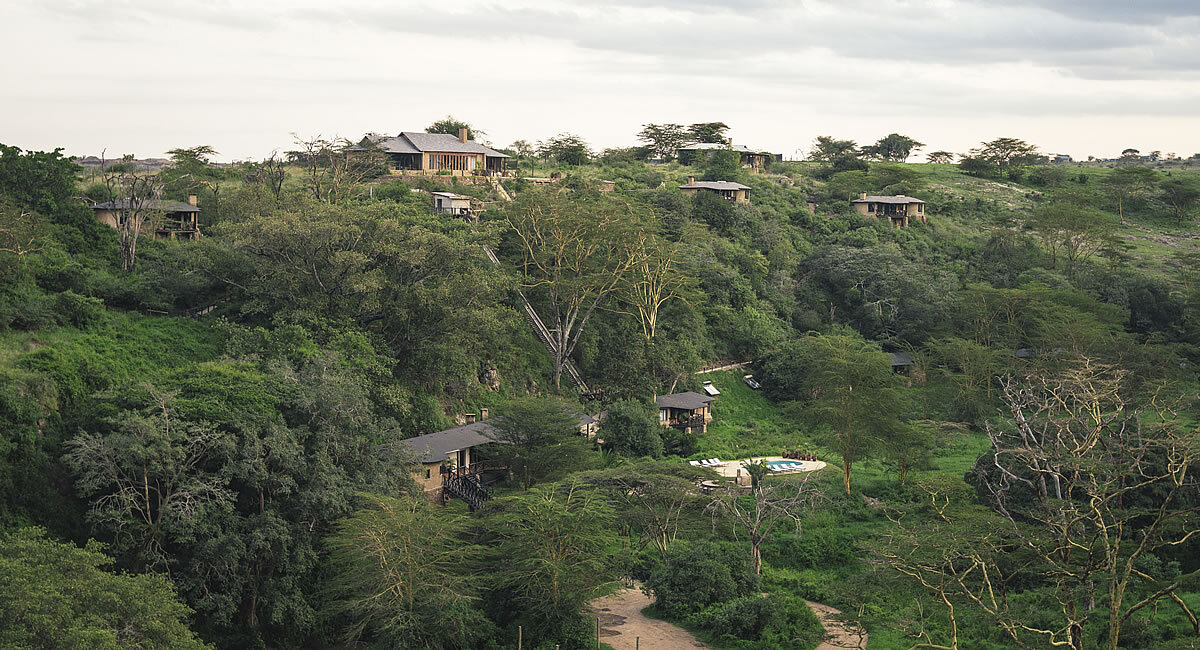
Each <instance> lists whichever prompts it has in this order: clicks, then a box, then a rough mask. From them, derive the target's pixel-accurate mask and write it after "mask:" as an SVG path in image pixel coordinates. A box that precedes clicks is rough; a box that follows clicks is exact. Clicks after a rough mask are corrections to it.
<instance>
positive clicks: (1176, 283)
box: [0, 118, 1200, 649]
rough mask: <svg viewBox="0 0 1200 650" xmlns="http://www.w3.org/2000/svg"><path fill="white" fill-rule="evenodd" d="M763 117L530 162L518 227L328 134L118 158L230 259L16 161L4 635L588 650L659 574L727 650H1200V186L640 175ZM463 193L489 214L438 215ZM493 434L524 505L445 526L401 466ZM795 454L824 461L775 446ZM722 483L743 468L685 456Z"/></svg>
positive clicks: (0, 448)
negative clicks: (230, 162)
mask: <svg viewBox="0 0 1200 650" xmlns="http://www.w3.org/2000/svg"><path fill="white" fill-rule="evenodd" d="M464 125H466V124H465V123H463V122H461V121H460V120H456V119H453V118H447V119H446V120H441V121H439V122H438V123H435V124H434V125H431V126H430V130H431V131H436V132H450V133H454V134H457V132H458V128H459V127H460V126H464ZM466 126H467V127H468V128H469V129H470V130H471V133H472V134H473V135H480V132H478V131H476V130H475V129H474V128H473V127H471V126H470V125H466ZM727 129H728V126H727V125H725V124H724V123H721V122H711V123H700V124H692V125H687V126H685V125H681V124H669V123H667V124H646V125H644V127H643V131H642V132H641V133H639V134H637V136H638V138H639V139H640V140H641V142H642V143H644V144H645V146H644V147H628V148H622V149H616V150H607V151H605V152H601V153H600V154H596V153H595V152H592V151H591V150H590V148H589V147H588V146H587V144H586V143H585V142H584V141H583V140H582V139H580V138H579V137H578V136H573V135H561V136H558V137H555V138H551V139H549V140H546V141H543V142H541V143H539V146H535V145H533V144H531V143H530V142H531V141H529V140H520V141H518V142H515V143H513V147H512V151H513V154H515V155H516V157H517V159H516V160H514V161H513V163H514V165H513V167H512V168H511V169H512V170H513V171H516V170H517V168H518V167H519V169H520V171H521V173H522V174H523V173H525V172H526V170H528V172H529V173H530V174H533V173H534V172H538V173H539V174H543V175H547V176H548V175H549V174H550V173H551V172H560V173H561V178H558V175H556V177H555V179H554V182H553V184H551V185H550V186H549V187H543V186H542V185H543V184H544V182H543V180H544V179H538V180H537V182H538V183H539V184H538V185H535V183H534V182H533V181H527V180H522V179H520V178H512V177H506V178H504V179H503V187H504V190H505V194H506V195H510V196H511V197H512V199H513V200H512V201H507V200H502V196H501V194H500V193H499V192H497V191H496V190H495V189H494V188H493V187H492V186H491V185H487V184H481V185H475V184H472V183H469V182H468V181H469V180H470V179H465V180H464V179H459V178H456V177H440V178H411V177H403V178H395V177H391V176H390V175H389V176H386V177H383V178H379V177H378V175H379V172H380V159H379V157H378V155H376V154H377V152H372V151H370V147H369V146H367V145H364V146H362V147H354V148H351V147H349V143H348V142H345V141H333V140H325V139H320V138H317V139H311V140H302V139H300V140H298V148H297V150H296V151H294V152H291V153H290V154H289V159H288V160H286V161H285V160H282V159H277V158H275V157H273V156H272V157H270V158H267V159H266V160H262V161H257V162H252V163H245V164H239V165H235V166H219V165H216V164H213V163H212V162H211V158H212V157H213V156H215V152H213V151H212V149H211V147H207V146H204V145H196V146H190V147H180V148H177V149H174V150H172V152H171V155H172V162H173V164H172V166H170V167H168V168H166V169H165V170H163V171H160V172H157V173H150V172H146V171H144V170H138V169H137V168H136V165H134V164H133V163H132V162H129V161H123V162H122V163H120V164H118V165H112V166H109V168H108V170H109V172H110V173H111V174H112V175H114V177H119V175H129V176H136V177H138V178H141V179H143V180H142V181H139V182H144V185H143V186H142V190H146V191H142V192H141V194H139V195H138V196H141V197H143V198H146V199H149V198H161V199H163V200H185V199H186V197H187V195H188V194H196V195H197V196H198V201H199V207H200V208H201V225H202V229H203V235H204V236H203V239H201V240H200V241H195V242H191V241H172V240H162V239H156V238H153V237H152V236H150V235H149V234H148V233H149V231H147V232H140V231H137V230H130V231H128V232H125V233H124V235H123V234H122V232H123V231H121V230H119V229H115V228H110V227H109V226H106V225H103V224H99V223H97V222H96V220H95V218H94V217H93V215H92V214H91V210H90V209H89V206H88V204H87V203H86V202H85V201H82V200H80V199H79V198H78V197H81V196H82V197H89V198H90V199H91V200H94V201H105V200H109V199H110V198H113V197H114V196H115V194H114V193H113V192H110V191H109V189H108V186H107V185H105V184H104V183H103V182H101V181H103V180H104V178H103V174H90V175H89V174H86V173H84V172H83V171H82V170H80V169H78V168H77V167H76V166H75V165H74V164H73V163H72V162H71V161H70V160H68V159H65V158H64V157H63V156H62V155H61V153H59V152H25V151H21V150H19V149H16V148H14V147H0V535H3V542H2V543H0V582H3V584H4V585H5V586H6V589H4V590H3V595H0V639H3V644H6V645H14V646H28V645H33V646H42V647H49V646H87V647H92V646H99V647H129V646H143V647H164V646H182V647H191V646H194V647H206V646H205V644H209V645H211V646H214V647H331V646H344V647H396V648H401V647H445V648H489V647H490V648H498V647H514V646H515V644H516V640H517V639H518V638H521V639H522V642H523V643H524V644H525V645H528V646H530V647H543V648H551V647H554V646H555V645H556V644H557V645H560V646H561V647H583V646H585V645H589V644H591V643H594V641H593V640H592V635H593V634H594V629H593V627H592V626H593V625H594V623H592V622H591V621H590V620H589V617H590V613H589V610H588V607H589V602H590V601H592V600H593V599H594V598H596V597H597V596H599V595H603V594H605V593H608V592H609V591H611V590H613V589H617V588H619V585H620V584H621V583H622V582H623V581H630V580H635V581H640V583H641V587H642V588H644V589H645V590H646V592H647V593H648V594H649V595H651V596H652V598H653V599H654V605H653V606H652V607H651V608H650V609H649V610H648V613H650V614H652V615H655V616H659V617H663V618H666V619H667V620H669V621H671V622H673V623H676V624H679V625H683V626H686V627H688V628H689V629H691V630H692V631H694V632H695V633H696V634H697V635H699V637H700V638H701V639H703V640H704V641H705V642H706V643H709V644H711V645H712V646H714V647H718V648H811V647H813V646H815V645H816V644H817V643H818V641H819V637H820V624H819V622H818V621H817V619H816V618H815V616H814V615H813V614H812V612H811V611H810V610H809V609H808V607H807V606H806V605H805V600H806V599H807V600H815V601H821V602H824V603H827V604H829V605H832V606H835V607H837V608H839V609H841V610H842V611H843V612H845V613H846V615H847V616H848V617H849V618H851V619H852V620H853V622H854V623H856V624H860V625H862V626H864V627H865V629H866V630H867V631H868V632H869V633H870V635H871V644H872V647H880V648H909V647H913V646H918V647H943V648H984V649H988V648H1008V647H1013V646H1014V645H1025V646H1029V647H1041V646H1045V645H1049V644H1052V643H1053V644H1060V645H1062V646H1063V647H1069V648H1074V649H1082V648H1092V647H1110V648H1117V647H1122V648H1173V647H1178V648H1184V647H1192V646H1194V645H1195V643H1196V642H1197V638H1200V627H1198V626H1197V624H1196V620H1197V617H1196V611H1197V608H1198V607H1200V582H1198V578H1197V576H1198V573H1197V572H1198V571H1200V564H1198V561H1197V558H1200V534H1198V533H1197V531H1198V530H1200V522H1198V521H1197V516H1198V514H1200V510H1198V508H1200V485H1198V483H1197V478H1196V477H1197V470H1198V469H1200V467H1197V463H1198V461H1200V458H1197V455H1196V449H1197V428H1196V422H1197V421H1200V419H1198V416H1200V413H1197V409H1196V406H1197V405H1196V400H1195V395H1196V394H1197V388H1198V386H1197V377H1196V371H1195V368H1197V367H1198V366H1197V364H1200V347H1198V346H1197V344H1196V340H1197V335H1198V334H1200V256H1197V255H1196V254H1195V253H1193V252H1191V251H1190V239H1191V238H1193V236H1194V233H1193V232H1192V229H1193V227H1194V226H1193V224H1194V222H1195V218H1196V216H1197V214H1196V209H1197V208H1196V205H1197V202H1198V200H1197V196H1200V193H1197V192H1194V191H1193V190H1194V189H1195V185H1196V183H1197V182H1198V181H1197V173H1196V172H1194V171H1189V170H1186V169H1182V168H1178V167H1176V168H1171V169H1170V171H1169V175H1168V172H1167V171H1164V170H1160V169H1157V168H1153V167H1152V166H1143V164H1142V160H1141V158H1140V157H1139V156H1136V155H1135V154H1130V155H1129V156H1128V157H1127V158H1125V159H1122V161H1119V162H1120V164H1117V163H1113V165H1114V166H1113V167H1112V168H1106V167H1101V166H1098V165H1090V164H1089V165H1082V166H1075V165H1068V164H1063V163H1057V164H1044V162H1045V161H1044V159H1043V158H1042V157H1041V156H1040V154H1038V152H1037V147H1036V146H1034V145H1032V144H1030V143H1028V142H1025V141H1022V140H1019V139H1016V138H999V139H994V140H990V141H986V142H983V143H981V145H980V147H978V148H977V149H975V150H973V151H972V152H970V153H968V154H967V155H966V156H965V157H961V158H960V162H959V164H958V165H951V164H947V163H949V162H950V161H951V160H954V159H955V156H954V155H953V154H951V153H950V152H942V151H936V152H932V153H930V154H928V158H929V160H930V163H916V164H908V163H906V162H904V161H906V160H909V159H910V158H911V157H912V154H913V153H915V152H917V151H918V149H920V148H921V147H923V146H924V145H922V144H921V143H919V142H917V141H916V140H915V139H913V138H911V137H909V136H904V135H900V134H890V135H887V136H885V137H883V138H881V139H880V140H878V141H877V142H875V143H874V144H870V145H865V146H862V147H859V146H858V145H857V144H856V143H855V142H853V141H850V140H841V139H838V138H836V137H833V136H822V137H820V138H818V139H817V141H816V143H814V146H813V151H812V155H811V156H810V158H811V160H810V161H806V162H775V163H773V164H772V166H771V168H770V170H769V172H765V173H751V172H750V171H748V170H746V169H744V168H743V167H742V162H741V160H740V157H739V156H738V155H737V153H736V152H734V151H732V150H721V149H717V150H714V152H713V155H711V156H703V157H697V158H696V159H695V160H692V161H683V162H690V163H693V164H681V162H680V161H670V162H661V163H660V162H655V163H653V164H651V163H647V161H646V159H647V158H648V157H654V158H656V159H660V160H669V159H670V158H671V157H672V155H673V154H674V151H675V149H676V148H677V147H678V144H679V143H680V142H696V141H699V142H711V143H723V142H726V138H725V133H726V131H727ZM367 144H369V141H368V142H367ZM689 176H695V177H701V178H712V179H720V180H731V181H737V182H740V183H744V184H746V185H748V186H750V187H751V197H752V202H751V203H748V204H742V203H739V204H734V203H731V202H729V201H726V200H725V199H723V198H721V197H720V196H717V195H715V194H713V193H708V192H700V193H698V194H696V195H695V196H692V197H688V196H685V195H683V194H682V193H681V192H679V191H678V190H677V189H676V188H677V186H678V185H680V184H682V183H684V181H685V179H687V178H688V177H689ZM602 180H603V181H612V182H614V183H615V185H616V191H615V192H612V193H602V192H600V191H598V188H599V182H600V181H602ZM113 187H114V188H116V189H119V188H122V187H126V186H125V185H122V184H121V183H119V182H117V183H115V184H114V185H113ZM445 188H452V190H453V191H455V192H458V193H462V194H467V195H471V196H473V197H475V198H476V199H479V200H480V201H481V202H482V203H484V204H485V205H486V209H485V210H484V211H483V213H482V215H481V218H480V219H479V221H478V222H465V221H462V220H458V219H453V218H450V217H447V216H444V215H436V214H431V213H430V210H429V205H428V197H427V195H425V194H423V193H422V192H420V191H416V192H414V191H413V190H424V191H430V190H434V189H445ZM151 190H152V191H151ZM114 191H115V190H114ZM133 191H134V194H137V192H138V191H140V190H137V188H134V190H133ZM860 192H869V193H872V194H901V193H902V194H906V195H910V196H915V197H917V198H920V199H922V200H923V201H925V203H926V213H927V215H928V221H929V223H928V224H924V223H914V224H913V225H912V226H911V227H909V228H904V229H897V228H893V227H892V226H891V225H890V224H889V223H888V222H887V220H880V219H875V218H874V217H870V216H864V215H860V214H858V213H857V212H856V211H854V210H853V209H852V207H851V205H850V203H849V199H850V198H852V197H854V196H856V195H857V194H858V193H860ZM135 198H136V197H135ZM810 202H811V203H814V204H815V205H816V207H815V210H810V207H809V203H810ZM147 215H148V216H147V220H151V217H153V215H150V214H149V213H147ZM135 232H137V233H140V235H141V236H140V238H138V239H136V246H134V245H132V244H133V243H134V240H133V239H132V238H133V236H134V234H135ZM123 237H124V238H125V239H124V240H123ZM531 314H536V315H537V317H538V319H540V320H541V321H542V322H543V323H545V325H546V331H545V332H541V333H540V335H539V334H535V333H534V332H533V329H532V328H531V327H530V326H529V320H532V318H531ZM539 336H540V337H541V338H539ZM543 339H545V340H543ZM893 355H895V356H893ZM742 361H744V362H749V364H750V365H749V366H746V367H738V368H736V369H733V370H722V371H715V372H709V373H706V374H703V375H697V374H696V372H697V371H698V370H700V369H701V368H702V367H704V366H710V365H712V366H715V365H723V364H726V363H730V362H742ZM571 368H574V369H577V370H578V371H579V373H580V374H581V375H582V377H583V378H584V379H585V380H586V384H587V389H588V390H587V392H586V394H585V393H583V392H582V391H580V390H577V387H576V386H575V384H574V382H572V381H562V380H561V375H562V374H563V373H569V372H571V370H570V369H571ZM745 374H752V375H753V376H754V378H755V379H756V380H757V381H758V382H759V383H760V384H761V390H755V389H753V388H751V387H750V386H749V385H747V384H746V383H744V382H743V380H742V376H743V375H745ZM706 379H707V380H711V381H712V382H713V383H714V385H715V386H717V387H718V388H719V389H720V392H721V395H720V397H718V398H717V399H716V400H715V401H714V403H713V405H712V411H713V416H714V418H715V419H714V420H713V421H712V422H711V423H709V425H708V427H707V430H706V431H704V432H701V433H694V434H685V433H683V432H682V431H681V430H680V429H679V428H677V427H672V426H663V424H662V423H661V422H660V421H659V418H658V417H657V415H656V409H655V408H654V406H653V405H652V403H651V402H652V400H653V398H654V397H655V396H656V395H664V394H667V393H674V392H682V391H687V390H700V389H701V381H703V380H706ZM483 408H488V409H489V412H490V413H491V417H490V418H489V419H488V420H487V422H488V424H489V425H490V427H489V428H487V429H486V430H487V431H488V432H489V433H488V435H490V436H491V437H492V439H493V440H494V443H493V444H490V445H486V446H481V447H476V448H473V449H472V452H471V453H472V460H479V459H483V460H486V461H487V462H488V464H489V465H491V466H493V467H495V466H501V467H503V468H504V469H503V470H496V471H494V472H493V473H492V474H490V475H489V477H488V478H489V479H494V481H491V482H489V485H488V486H487V490H486V492H485V491H484V490H483V489H482V487H481V488H480V493H481V494H483V495H484V496H485V497H490V498H484V499H483V500H481V501H479V502H478V503H472V504H471V507H470V509H468V508H467V507H465V506H464V504H462V503H460V502H459V501H458V500H457V499H451V500H450V502H449V503H448V504H446V505H444V506H443V505H434V504H432V503H430V502H429V499H428V496H427V495H426V494H425V493H424V491H423V488H422V487H420V486H419V485H418V483H417V482H416V481H414V480H413V477H414V474H413V466H412V465H411V464H410V461H411V460H412V458H411V451H410V450H409V449H408V448H407V447H405V446H403V445H401V444H398V443H400V442H401V441H403V440H404V439H407V438H410V437H413V436H418V435H422V434H427V433H432V432H437V431H442V430H444V429H447V428H449V427H451V426H452V425H453V424H454V423H455V421H456V417H458V416H463V415H465V414H467V413H472V412H474V413H481V411H482V409H483ZM601 413H603V414H604V418H603V420H602V421H601V424H600V428H599V433H598V435H597V436H596V438H595V439H593V438H590V437H588V436H586V435H581V434H580V432H579V424H580V422H581V420H582V419H583V418H584V416H588V415H590V416H598V415H600V414H601ZM463 421H464V420H462V419H458V420H457V422H459V423H461V422H463ZM785 452H787V453H786V455H789V456H795V455H801V456H814V457H816V458H817V459H818V460H819V461H821V462H824V463H826V464H827V467H826V468H825V469H820V470H817V471H815V472H811V473H804V474H802V475H799V476H797V475H796V474H784V475H779V473H778V472H774V471H771V470H770V469H769V467H768V466H766V465H764V464H762V463H760V462H749V459H754V458H762V457H768V456H783V455H785ZM452 455H453V454H452ZM712 457H720V458H721V459H723V460H726V461H731V462H734V461H739V460H743V459H744V460H747V461H748V462H746V464H745V465H738V466H737V467H736V468H737V469H740V470H741V474H742V484H741V485H739V486H733V485H732V483H731V481H730V480H729V479H726V478H724V477H721V476H719V475H718V474H717V473H716V472H714V471H712V470H711V469H708V468H706V467H702V466H696V465H691V464H689V463H687V462H686V461H687V460H699V459H701V458H712ZM805 462H811V461H805ZM418 467H419V466H418ZM433 471H437V470H436V468H435V469H434V470H433ZM416 478H418V479H420V480H425V479H424V477H423V476H417V477H416ZM432 478H433V475H432V474H431V479H430V480H432ZM710 481H711V482H713V483H707V484H706V483H705V482H710ZM702 485H703V487H701V486H702ZM714 485H715V486H717V487H714ZM93 540H95V541H93ZM764 594H765V595H764Z"/></svg>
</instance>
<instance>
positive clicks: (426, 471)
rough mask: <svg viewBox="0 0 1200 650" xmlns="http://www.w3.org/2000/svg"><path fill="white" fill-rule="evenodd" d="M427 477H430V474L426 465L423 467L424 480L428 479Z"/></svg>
mask: <svg viewBox="0 0 1200 650" xmlns="http://www.w3.org/2000/svg"><path fill="white" fill-rule="evenodd" d="M429 477H430V474H429V468H428V467H426V468H425V480H427V481H428V480H429Z"/></svg>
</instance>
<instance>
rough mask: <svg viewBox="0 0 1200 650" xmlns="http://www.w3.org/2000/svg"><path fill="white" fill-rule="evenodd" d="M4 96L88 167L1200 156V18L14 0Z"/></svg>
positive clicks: (985, 8)
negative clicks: (719, 130) (1035, 152)
mask: <svg viewBox="0 0 1200 650" xmlns="http://www.w3.org/2000/svg"><path fill="white" fill-rule="evenodd" d="M0 80H2V81H3V85H2V86H0V143H4V144H8V145H15V146H18V147H21V148H23V149H32V150H49V149H53V148H55V147H62V148H63V149H64V150H65V152H66V153H67V154H70V155H79V156H83V155H99V154H100V153H101V151H106V152H107V155H108V156H109V157H117V156H120V155H122V154H134V155H135V156H137V157H139V158H145V157H158V156H162V155H163V154H164V152H165V151H166V150H168V149H171V148H175V147H189V146H195V145H200V144H207V145H211V146H212V147H214V148H215V149H216V150H217V151H218V152H219V155H218V156H217V157H216V158H217V159H218V160H225V161H229V160H245V159H260V158H264V157H266V156H268V155H270V154H271V153H272V152H273V151H276V150H278V151H285V150H287V149H289V148H293V147H292V146H291V144H292V142H293V137H294V136H293V134H295V135H298V136H300V137H305V138H308V137H314V136H317V135H320V136H324V137H333V136H340V137H347V138H351V139H358V138H359V137H361V136H362V134H364V133H367V132H379V133H391V134H395V133H398V132H400V131H419V130H423V129H424V128H425V127H426V126H427V125H429V124H430V123H432V122H433V121H434V120H436V119H439V118H442V117H445V116H446V115H453V116H455V117H456V118H459V119H462V120H465V121H467V122H470V123H471V124H472V125H474V126H476V127H477V128H479V129H481V130H483V131H484V132H485V134H486V136H485V138H484V139H485V140H487V141H490V142H491V143H492V144H493V145H495V146H501V147H503V146H507V145H508V144H509V143H511V142H513V141H514V140H517V139H524V140H528V141H531V142H536V141H538V140H542V139H546V138H549V137H553V136H554V135H556V134H559V133H573V134H577V135H579V136H581V137H583V138H584V139H585V140H586V141H588V142H589V143H591V145H592V146H593V147H594V148H595V149H597V150H599V149H603V148H607V147H622V146H632V145H635V144H637V139H636V134H637V132H638V131H639V130H640V129H641V126H642V125H643V124H646V123H650V122H654V123H662V122H670V123H681V124H689V123H694V122H709V121H722V122H725V123H726V124H728V125H730V127H731V128H730V131H729V135H730V136H731V137H732V138H733V140H734V142H735V144H745V145H747V146H750V147H753V148H760V149H765V150H769V151H772V152H775V153H782V154H783V155H784V156H785V157H787V158H789V159H790V158H796V157H799V156H801V155H803V154H804V153H806V152H807V151H808V149H809V148H810V147H811V143H812V141H813V138H815V137H816V136H818V135H832V136H835V137H838V138H847V139H853V140H856V141H858V142H859V143H860V144H865V143H870V142H873V141H875V140H877V139H879V138H880V137H883V136H885V135H887V134H888V133H893V132H898V133H901V134H904V135H908V136H911V137H913V138H916V139H917V140H919V141H921V142H924V143H926V147H925V148H924V151H925V152H929V151H934V150H948V151H953V152H965V151H967V150H968V149H969V148H971V147H973V146H977V145H978V144H979V142H981V141H983V140H991V139H994V138H997V137H1017V138H1022V139H1025V140H1027V141H1029V142H1032V143H1034V144H1036V145H1038V146H1039V147H1040V148H1041V150H1042V151H1044V152H1047V153H1066V154H1069V155H1072V156H1074V157H1076V158H1086V157H1087V156H1088V155H1094V156H1096V157H1112V156H1116V155H1119V153H1120V152H1121V150H1122V149H1125V148H1127V147H1133V148H1137V149H1139V150H1141V151H1142V152H1143V153H1148V152H1150V151H1153V150H1158V151H1162V152H1163V153H1170V152H1175V153H1178V154H1180V155H1182V156H1190V155H1192V154H1193V153H1197V152H1200V1H1198V0H686V1H685V0H657V1H656V0H644V1H643V0H593V1H586V0H504V1H503V2H493V1H491V0H459V1H457V2H452V1H448V0H437V1H425V0H324V1H315V0H253V1H241V0H192V1H184V0H0ZM917 159H921V157H920V156H918V157H917V158H914V160H917Z"/></svg>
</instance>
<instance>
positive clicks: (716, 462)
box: [708, 458, 725, 467]
mask: <svg viewBox="0 0 1200 650" xmlns="http://www.w3.org/2000/svg"><path fill="white" fill-rule="evenodd" d="M708 464H709V466H712V467H715V466H717V465H724V464H725V463H723V462H721V459H720V458H709V459H708Z"/></svg>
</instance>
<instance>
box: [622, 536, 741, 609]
mask: <svg viewBox="0 0 1200 650" xmlns="http://www.w3.org/2000/svg"><path fill="white" fill-rule="evenodd" d="M644 589H645V590H646V591H647V592H649V593H653V594H654V598H655V601H654V602H655V605H657V606H658V608H659V609H660V610H661V611H662V612H663V613H665V614H667V615H668V616H671V617H675V618H686V617H687V616H689V615H691V614H694V613H696V612H699V611H700V610H702V609H704V608H706V607H708V606H710V605H713V604H716V603H719V602H722V601H724V600H726V599H729V598H736V597H738V596H745V595H749V594H755V593H758V590H759V578H758V576H757V575H755V573H754V569H753V566H752V565H751V562H750V554H749V553H747V552H746V548H745V547H744V546H743V545H741V544H715V543H712V542H702V543H699V544H690V545H689V544H676V545H675V546H672V547H671V548H670V549H669V550H668V551H667V554H666V561H665V562H664V564H663V565H662V566H661V567H659V568H657V569H655V570H654V571H653V572H652V573H651V574H650V579H649V580H647V581H646V584H645V587H644Z"/></svg>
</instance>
